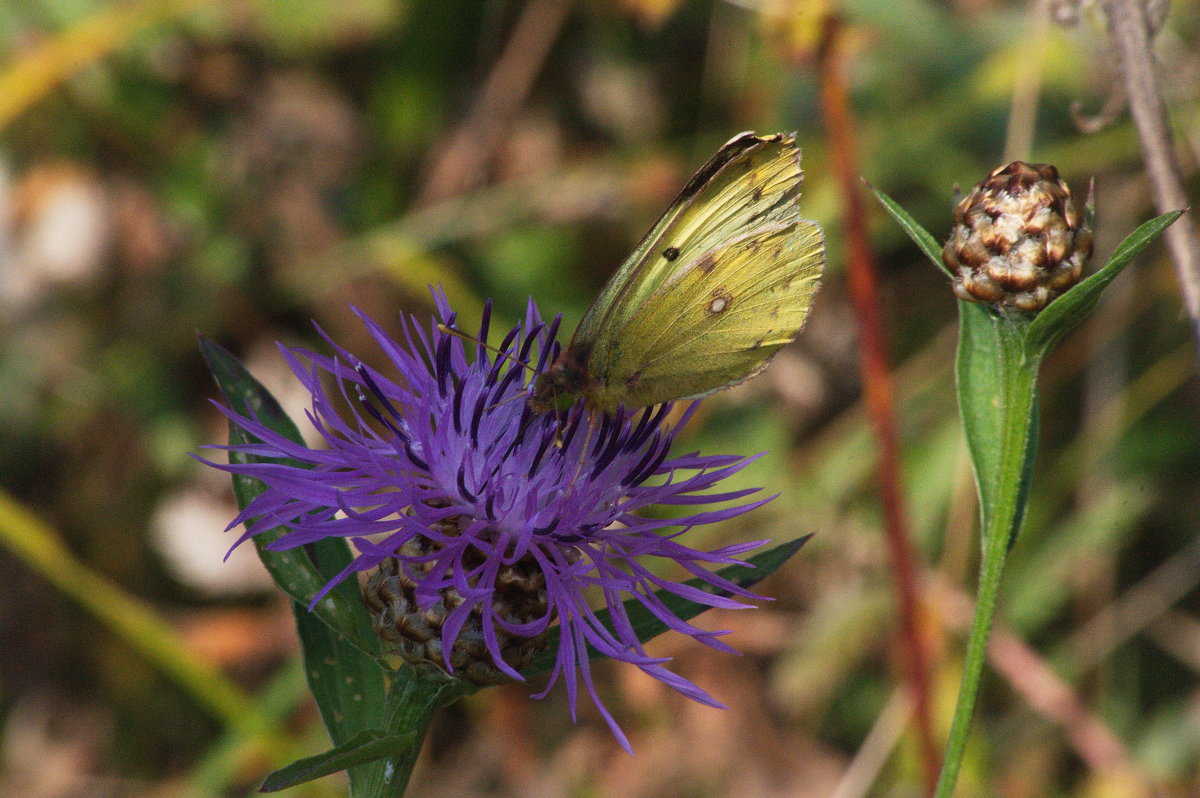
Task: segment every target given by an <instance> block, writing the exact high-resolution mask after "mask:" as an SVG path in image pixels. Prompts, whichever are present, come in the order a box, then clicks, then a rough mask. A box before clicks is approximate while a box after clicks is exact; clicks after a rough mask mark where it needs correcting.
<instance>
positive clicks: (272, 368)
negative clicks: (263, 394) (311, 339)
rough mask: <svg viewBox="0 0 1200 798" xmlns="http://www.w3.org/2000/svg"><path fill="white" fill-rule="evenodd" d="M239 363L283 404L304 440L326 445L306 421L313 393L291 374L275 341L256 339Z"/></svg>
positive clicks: (322, 438)
mask: <svg viewBox="0 0 1200 798" xmlns="http://www.w3.org/2000/svg"><path fill="white" fill-rule="evenodd" d="M284 343H287V342H286V341H285V342H284ZM289 345H290V344H289ZM314 349H315V347H314ZM242 362H243V363H245V365H246V368H247V369H248V370H249V372H250V373H251V374H253V375H254V378H255V379H256V380H258V381H259V382H261V383H262V385H263V387H264V388H266V389H267V390H268V391H270V392H271V395H272V396H274V397H275V401H277V402H279V404H280V406H281V407H283V412H285V413H287V414H288V417H289V418H290V419H291V420H292V421H294V422H295V423H296V427H297V428H298V429H299V430H300V436H301V437H302V438H303V439H304V442H305V443H306V444H308V445H309V446H310V447H312V448H314V449H316V448H320V449H323V448H326V447H325V445H324V441H325V438H324V437H322V435H321V433H319V432H317V428H316V427H314V426H313V424H312V422H311V421H309V420H308V415H307V414H308V412H309V411H310V410H311V408H312V394H310V393H309V392H308V389H307V388H305V387H304V384H303V383H301V382H300V380H299V379H297V378H296V375H295V374H293V373H292V370H291V368H289V367H288V364H287V361H286V360H284V359H283V353H282V352H280V351H279V347H278V346H276V344H275V342H274V341H270V340H267V339H265V338H264V339H262V340H260V341H258V342H257V343H256V344H254V345H253V346H252V347H251V348H250V350H249V351H248V352H246V354H245V357H244V358H243V361H242Z"/></svg>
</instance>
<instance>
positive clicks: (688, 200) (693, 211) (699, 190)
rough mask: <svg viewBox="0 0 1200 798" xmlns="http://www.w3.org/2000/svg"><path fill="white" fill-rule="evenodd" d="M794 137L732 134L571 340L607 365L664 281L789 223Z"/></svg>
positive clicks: (796, 188)
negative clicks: (735, 242)
mask: <svg viewBox="0 0 1200 798" xmlns="http://www.w3.org/2000/svg"><path fill="white" fill-rule="evenodd" d="M803 174H804V173H803V172H802V171H801V169H800V150H799V148H797V147H796V142H795V137H793V136H784V135H775V136H768V137H759V136H756V135H754V134H753V133H742V134H741V135H738V136H735V137H734V138H733V139H732V140H730V141H729V142H728V143H727V144H725V146H723V147H721V149H720V150H718V151H717V153H716V155H714V156H713V157H712V158H711V159H709V161H708V163H706V164H705V165H704V166H702V167H701V168H700V170H699V171H698V172H696V174H695V175H694V176H693V177H692V179H691V180H689V181H688V183H687V185H686V186H684V188H683V190H682V191H680V193H679V196H677V197H676V198H675V200H674V201H673V202H672V203H671V205H670V206H669V207H668V208H667V210H666V212H665V213H664V214H663V215H662V216H661V217H660V218H659V220H658V221H657V222H656V223H655V225H654V227H653V228H651V230H650V232H649V233H647V234H646V236H645V238H643V239H642V241H641V243H640V244H638V246H637V248H636V249H635V250H634V251H633V254H632V255H630V256H629V258H627V259H626V260H625V262H624V263H623V264H622V265H621V268H620V269H619V270H618V271H617V273H616V274H615V275H614V276H613V277H612V279H610V280H609V282H608V284H607V285H606V286H605V287H604V289H603V290H602V291H601V293H600V295H599V296H598V297H597V298H596V300H595V302H593V303H592V306H591V308H590V309H589V310H588V312H587V314H585V315H584V317H583V320H582V321H581V322H580V323H579V327H578V328H577V329H576V331H575V335H574V338H573V339H572V344H575V345H578V346H580V347H586V348H587V349H588V351H590V353H591V360H592V362H599V363H608V364H611V363H612V362H613V361H614V360H615V359H616V358H617V356H618V344H622V343H624V341H625V337H626V332H625V328H626V325H628V324H629V322H630V321H631V320H632V319H633V318H634V316H636V315H637V314H638V313H640V312H641V311H642V310H643V307H644V305H645V303H646V302H647V301H649V300H650V299H651V297H653V296H654V295H655V294H656V293H657V292H658V291H660V290H661V289H662V288H664V286H667V285H668V284H669V283H671V282H672V281H673V280H677V279H678V278H679V276H680V275H681V274H682V273H684V272H686V271H688V270H689V269H691V268H693V267H694V266H695V264H696V263H698V262H699V261H700V260H701V258H703V257H704V256H705V255H706V254H707V253H709V252H710V251H712V250H715V249H717V248H718V247H720V246H721V245H722V244H724V243H726V242H728V240H729V239H730V238H732V237H734V236H739V235H741V234H743V233H746V232H749V231H754V230H760V231H761V230H767V229H772V228H777V227H779V226H781V225H787V224H790V223H792V221H794V220H795V219H797V218H798V216H797V212H796V209H795V200H796V198H797V197H798V196H799V194H800V183H801V180H802V179H803Z"/></svg>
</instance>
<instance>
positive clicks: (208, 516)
mask: <svg viewBox="0 0 1200 798" xmlns="http://www.w3.org/2000/svg"><path fill="white" fill-rule="evenodd" d="M213 473H218V472H213ZM222 481H223V482H224V484H225V485H226V487H228V484H229V482H228V478H225V479H224V480H222ZM236 512H237V508H236V507H235V506H234V504H233V502H232V501H231V500H230V501H225V500H222V499H218V498H216V497H215V496H213V495H211V494H210V493H209V492H207V491H205V490H204V489H202V488H199V487H195V486H189V487H185V488H182V489H180V490H177V491H175V492H174V493H171V494H168V495H167V496H166V497H165V498H164V499H163V500H162V501H161V502H160V503H159V505H158V508H157V509H156V510H155V512H154V517H153V518H152V519H151V522H150V524H151V540H152V542H153V544H154V548H155V550H156V551H157V552H158V554H159V556H161V557H162V559H163V562H164V563H165V564H166V566H167V569H168V571H170V573H171V575H172V576H174V577H175V578H176V579H177V580H179V582H180V583H182V584H184V585H187V586H188V587H190V588H192V589H193V590H195V591H197V592H199V593H202V594H204V595H206V596H211V597H214V598H228V597H232V596H245V595H251V594H258V593H266V592H270V591H271V590H272V589H273V585H274V583H273V582H272V581H271V577H270V575H269V574H268V573H267V571H266V569H265V568H264V567H263V565H262V562H261V561H259V559H258V554H257V553H256V552H255V550H254V544H253V543H250V542H247V543H243V544H242V545H241V546H238V547H237V548H236V549H234V550H233V553H232V554H230V555H229V559H228V560H225V559H224V557H225V552H226V551H227V550H228V549H229V547H230V546H231V545H232V544H233V542H234V541H235V540H237V536H238V535H240V534H241V528H240V527H239V528H237V529H231V530H229V531H228V532H223V531H222V530H224V529H225V525H226V524H228V523H229V521H230V520H231V519H232V518H233V516H234V515H235V514H236Z"/></svg>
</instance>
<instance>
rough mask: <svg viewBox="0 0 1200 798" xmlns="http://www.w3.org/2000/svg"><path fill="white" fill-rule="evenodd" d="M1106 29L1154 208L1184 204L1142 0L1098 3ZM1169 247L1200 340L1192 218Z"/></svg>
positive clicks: (1198, 255) (1199, 250) (1199, 260)
mask: <svg viewBox="0 0 1200 798" xmlns="http://www.w3.org/2000/svg"><path fill="white" fill-rule="evenodd" d="M1101 5H1102V6H1103V8H1104V13H1105V15H1106V16H1107V17H1108V31H1109V35H1110V36H1112V40H1113V44H1114V45H1115V47H1116V50H1117V54H1118V56H1119V59H1120V63H1121V72H1122V76H1123V78H1124V81H1125V91H1126V94H1127V95H1128V97H1129V112H1130V114H1131V115H1132V116H1133V123H1134V125H1135V127H1137V131H1138V138H1139V139H1140V141H1141V145H1142V159H1143V160H1144V161H1145V164H1146V175H1147V176H1148V177H1149V178H1150V189H1151V193H1152V194H1153V197H1154V206H1155V208H1156V209H1157V210H1158V212H1159V213H1167V212H1169V211H1174V210H1179V209H1180V208H1186V207H1187V206H1188V201H1187V196H1186V194H1185V193H1184V191H1183V184H1182V181H1181V180H1180V177H1179V175H1180V170H1179V163H1178V161H1177V160H1176V157H1175V148H1174V145H1173V143H1172V140H1171V130H1170V128H1169V127H1168V125H1167V112H1166V105H1165V104H1164V103H1163V100H1162V97H1161V95H1160V94H1159V92H1158V81H1157V77H1156V75H1155V72H1154V57H1153V55H1152V53H1151V52H1150V39H1151V25H1150V22H1149V18H1148V16H1147V11H1146V8H1145V5H1144V3H1143V2H1142V1H1141V0H1102V2H1101ZM1166 239H1167V246H1168V247H1169V248H1170V250H1171V258H1172V260H1173V261H1174V262H1175V271H1176V273H1177V274H1178V277H1179V287H1180V289H1181V290H1182V292H1183V302H1184V307H1186V308H1187V312H1188V315H1189V316H1191V318H1192V323H1193V325H1194V326H1195V328H1196V333H1197V335H1198V336H1200V232H1197V229H1196V223H1195V221H1194V220H1193V218H1192V216H1191V215H1190V214H1185V215H1183V216H1181V217H1180V218H1179V220H1178V221H1176V222H1175V224H1173V225H1171V227H1169V228H1168V229H1167V234H1166Z"/></svg>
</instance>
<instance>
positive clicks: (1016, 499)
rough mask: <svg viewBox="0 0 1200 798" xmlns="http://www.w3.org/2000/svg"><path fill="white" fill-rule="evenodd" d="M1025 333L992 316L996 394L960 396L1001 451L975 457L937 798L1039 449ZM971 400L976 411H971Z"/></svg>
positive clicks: (955, 763)
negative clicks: (979, 526)
mask: <svg viewBox="0 0 1200 798" xmlns="http://www.w3.org/2000/svg"><path fill="white" fill-rule="evenodd" d="M1025 328H1026V324H1025V322H1024V320H1022V319H1019V318H1008V317H1004V316H997V317H994V318H993V319H992V325H991V330H990V332H991V333H992V334H993V335H994V336H995V339H994V343H995V344H998V345H997V346H995V347H994V348H991V351H992V353H993V354H994V355H996V356H998V362H996V363H994V364H992V366H993V368H994V376H995V378H996V379H995V383H994V385H993V390H994V392H992V391H989V392H986V393H984V392H975V394H974V395H973V396H971V397H967V396H965V394H966V393H968V392H967V391H964V392H963V393H962V394H960V402H961V403H962V405H963V406H962V408H961V409H962V412H963V415H964V418H966V417H967V416H968V414H970V413H972V412H974V413H977V414H978V413H986V414H989V415H990V414H995V416H996V417H995V418H994V419H993V421H994V422H998V426H996V425H995V424H984V425H982V426H990V427H992V428H993V430H994V431H995V432H997V433H998V435H997V436H996V439H995V443H998V449H996V450H995V451H994V455H993V456H992V457H989V456H987V455H986V454H984V455H982V456H980V452H978V451H976V452H975V454H976V457H975V462H976V479H977V481H978V484H979V493H980V504H981V507H982V514H983V533H982V544H983V552H982V561H981V562H980V567H979V586H978V589H977V595H976V601H975V617H974V619H973V620H972V622H971V631H970V637H969V639H968V641H967V653H966V659H965V661H964V663H963V676H962V684H961V686H960V687H959V693H958V703H957V704H956V706H955V709H954V719H953V721H952V723H951V727H950V736H949V738H948V740H947V742H946V753H945V757H944V758H943V762H942V772H941V774H940V775H939V777H938V783H937V788H936V791H935V792H934V796H935V798H950V796H952V795H953V793H954V785H955V782H956V781H957V779H958V771H959V768H960V766H961V765H962V758H963V752H964V751H965V750H966V744H967V736H968V733H969V732H970V726H971V717H972V715H973V714H974V710H975V700H976V698H977V697H978V694H979V682H980V678H981V676H982V673H983V664H984V662H985V660H986V658H987V643H988V635H989V633H990V632H991V628H992V619H993V616H994V614H995V610H996V596H997V594H998V593H999V590H1000V579H1001V576H1002V575H1003V572H1004V563H1005V560H1006V558H1007V557H1008V551H1009V548H1010V547H1011V544H1012V542H1013V541H1014V540H1015V538H1016V535H1017V531H1018V530H1019V529H1020V526H1021V522H1022V520H1023V519H1024V516H1025V505H1026V501H1027V498H1028V489H1027V488H1028V482H1029V470H1030V466H1031V464H1032V461H1033V455H1034V451H1035V448H1036V446H1035V440H1034V435H1035V433H1036V427H1037V407H1036V403H1037V372H1038V366H1039V362H1036V361H1034V362H1031V360H1030V358H1028V357H1027V356H1026V353H1025V350H1024V347H1023V338H1024V333H1025ZM989 348H990V347H989ZM975 354H978V352H976V353H975ZM971 355H972V352H960V362H959V368H960V381H961V380H962V379H963V377H962V369H963V368H964V364H963V358H964V357H970V356H971ZM968 402H971V403H972V405H973V406H972V407H968V406H967V404H968ZM968 437H970V435H968ZM988 443H990V442H988ZM973 444H974V446H975V447H976V448H978V447H979V446H980V444H981V441H979V440H978V439H976V440H975V441H973ZM981 466H983V467H981ZM989 466H990V467H989ZM985 471H991V472H992V473H990V474H989V473H985ZM989 482H990V483H991V484H988V483H989Z"/></svg>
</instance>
